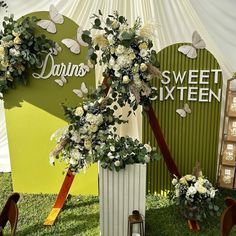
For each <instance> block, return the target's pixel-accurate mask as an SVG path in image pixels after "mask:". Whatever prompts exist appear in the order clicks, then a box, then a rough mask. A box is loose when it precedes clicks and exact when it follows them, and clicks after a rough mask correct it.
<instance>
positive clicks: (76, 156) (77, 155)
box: [70, 149, 81, 164]
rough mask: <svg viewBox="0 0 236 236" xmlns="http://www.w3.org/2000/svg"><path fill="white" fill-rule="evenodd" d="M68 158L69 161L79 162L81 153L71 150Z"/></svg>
mask: <svg viewBox="0 0 236 236" xmlns="http://www.w3.org/2000/svg"><path fill="white" fill-rule="evenodd" d="M70 157H71V159H74V160H79V159H80V157H81V153H80V151H79V150H78V149H72V150H71V151H70ZM71 164H72V163H71Z"/></svg>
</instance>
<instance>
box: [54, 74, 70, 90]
mask: <svg viewBox="0 0 236 236" xmlns="http://www.w3.org/2000/svg"><path fill="white" fill-rule="evenodd" d="M54 81H55V82H56V83H57V84H58V85H60V86H61V87H62V86H63V85H64V84H66V83H67V79H66V78H65V76H64V75H61V78H60V79H55V80H54Z"/></svg>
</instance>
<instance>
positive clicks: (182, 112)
mask: <svg viewBox="0 0 236 236" xmlns="http://www.w3.org/2000/svg"><path fill="white" fill-rule="evenodd" d="M176 112H177V113H178V114H179V115H180V116H181V117H183V118H185V117H186V116H187V113H189V114H190V113H191V112H192V111H191V109H190V108H189V105H188V104H187V103H185V104H184V108H183V109H177V110H176Z"/></svg>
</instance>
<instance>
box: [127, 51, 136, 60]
mask: <svg viewBox="0 0 236 236" xmlns="http://www.w3.org/2000/svg"><path fill="white" fill-rule="evenodd" d="M128 57H129V60H134V59H135V58H136V55H135V53H134V52H132V53H130V54H129V56H128Z"/></svg>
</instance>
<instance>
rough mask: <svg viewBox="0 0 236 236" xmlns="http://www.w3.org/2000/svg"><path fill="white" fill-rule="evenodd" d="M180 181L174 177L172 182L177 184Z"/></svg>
mask: <svg viewBox="0 0 236 236" xmlns="http://www.w3.org/2000/svg"><path fill="white" fill-rule="evenodd" d="M177 183H178V180H177V179H175V178H174V179H172V184H173V185H174V186H175V185H176V184H177Z"/></svg>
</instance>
